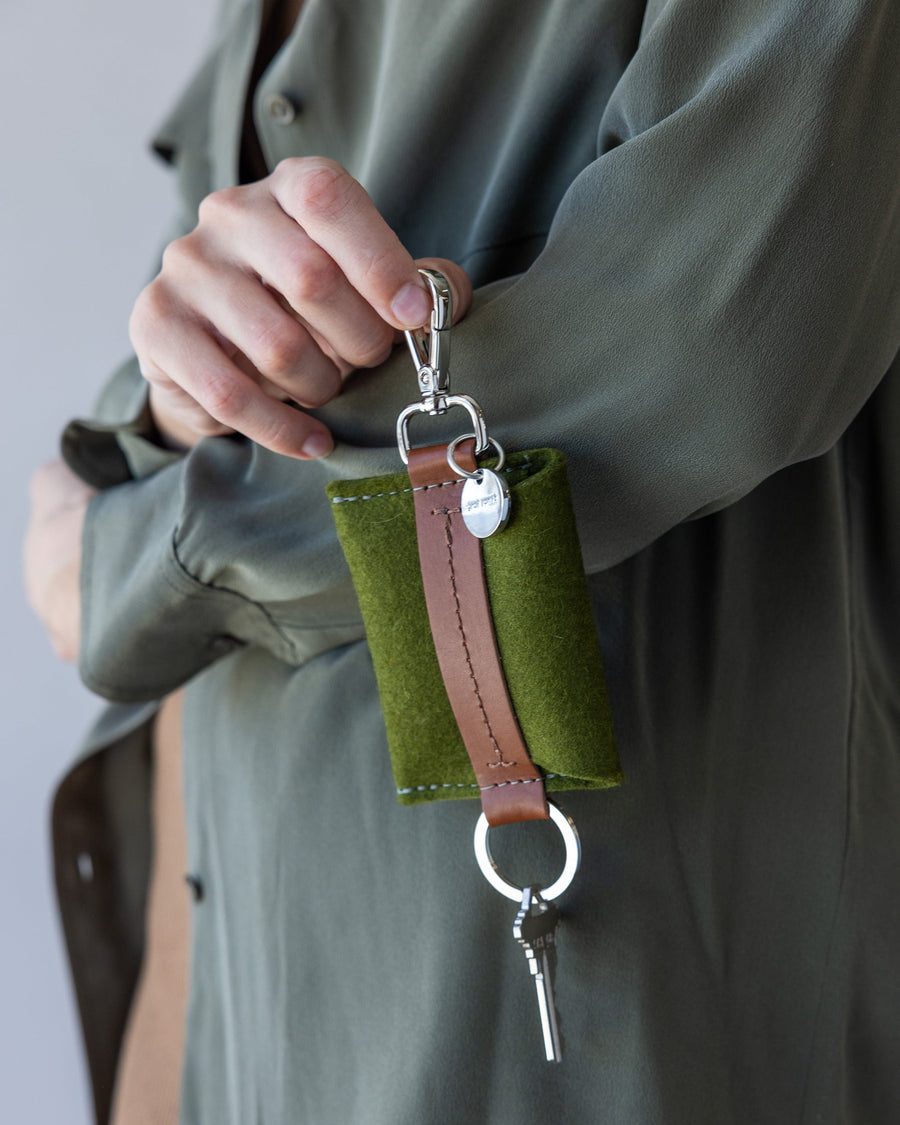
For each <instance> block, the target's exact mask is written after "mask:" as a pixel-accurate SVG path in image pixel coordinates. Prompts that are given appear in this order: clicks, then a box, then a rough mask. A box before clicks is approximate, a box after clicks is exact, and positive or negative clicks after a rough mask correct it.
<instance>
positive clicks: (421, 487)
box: [331, 453, 531, 504]
mask: <svg viewBox="0 0 900 1125" xmlns="http://www.w3.org/2000/svg"><path fill="white" fill-rule="evenodd" d="M521 456H522V457H524V459H525V464H527V465H530V464H531V461H530V460H529V457H528V454H527V453H523V454H521ZM524 468H525V465H524V464H523V465H507V466H506V468H505V469H504V470H503V472H504V473H515V472H517V471H518V470H519V469H524ZM451 484H459V480H442V481H441V482H440V483H439V484H417V485H416V487H415V488H397V489H394V491H393V492H373V493H372V494H371V495H363V496H332V498H331V502H332V504H349V503H350V501H351V500H382V499H383V498H384V497H385V496H402V495H403V494H404V493H405V492H427V491H428V489H429V488H449V486H450V485H451Z"/></svg>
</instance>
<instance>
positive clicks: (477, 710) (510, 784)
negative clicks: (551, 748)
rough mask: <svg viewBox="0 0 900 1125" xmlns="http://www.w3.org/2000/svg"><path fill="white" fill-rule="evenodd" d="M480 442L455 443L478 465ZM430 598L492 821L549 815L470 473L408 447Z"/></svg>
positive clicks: (440, 653) (438, 643)
mask: <svg viewBox="0 0 900 1125" xmlns="http://www.w3.org/2000/svg"><path fill="white" fill-rule="evenodd" d="M474 444H475V443H474V441H472V440H468V441H465V442H461V443H460V444H459V445H458V446H457V448H456V454H455V456H456V461H457V464H459V465H460V466H462V468H464V469H469V470H473V469H474V468H475V467H476V465H475V455H474ZM409 479H410V481H411V482H412V485H413V496H414V498H415V505H416V531H417V534H418V541H419V560H420V563H421V566H422V582H423V585H424V587H425V603H426V605H427V607H428V618H429V621H430V622H431V632H432V636H433V637H434V647H435V650H436V652H437V658H438V663H439V665H440V668H441V674H442V676H443V678H444V686H445V687H446V689H447V695H448V697H449V699H450V705H451V707H452V708H453V714H454V715H455V717H456V722H457V725H458V726H459V732H460V734H461V735H462V739H463V742H464V743H465V746H466V750H467V751H468V753H469V758H470V759H471V761H472V766H473V768H474V770H475V777H476V779H477V781H478V784H479V786H480V787H481V804H482V808H483V809H484V813H485V816H486V817H487V819H488V822H489V823H490V824H492V825H496V824H510V823H512V822H514V821H518V820H544V819H546V818H547V817H548V815H549V813H548V811H547V797H546V794H545V793H544V783H543V780H542V778H541V775H540V773H539V772H538V770H537V769H536V767H535V765H534V763H533V762H532V760H531V758H530V756H529V754H528V750H527V748H526V746H525V742H524V740H523V738H522V734H521V731H520V730H519V724H518V722H517V720H516V713H515V710H514V709H513V706H512V702H511V700H510V698H509V692H508V691H507V688H506V679H505V677H504V675H503V665H502V663H501V661H500V653H499V651H498V649H497V640H496V637H495V636H494V625H493V619H492V617H491V607H490V602H489V600H488V593H487V586H486V584H485V579H484V568H483V566H482V561H481V540H480V539H478V538H476V537H475V536H474V535H472V534H471V532H470V531H469V530H468V529H467V528H466V526H465V524H464V523H463V520H462V515H461V512H460V496H461V493H462V487H463V484H464V483H465V481H464V479H463V478H462V477H460V476H458V475H457V474H456V473H455V472H453V470H452V469H451V468H450V467H449V465H448V464H447V447H446V446H445V445H432V446H427V447H425V448H423V449H413V450H411V451H410V454H409Z"/></svg>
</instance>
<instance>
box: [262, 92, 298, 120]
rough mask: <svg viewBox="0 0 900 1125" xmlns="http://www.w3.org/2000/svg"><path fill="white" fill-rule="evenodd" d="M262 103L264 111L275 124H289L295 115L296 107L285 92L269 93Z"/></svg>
mask: <svg viewBox="0 0 900 1125" xmlns="http://www.w3.org/2000/svg"><path fill="white" fill-rule="evenodd" d="M264 104H265V110H266V113H268V115H269V116H270V117H271V118H272V120H273V121H274V122H275V124H276V125H290V123H291V122H292V121H293V120H294V118H295V117H296V116H297V107H296V106H295V105H294V103H293V102H292V101H291V99H290V98H289V97H288V96H287V94H271V95H270V96H269V97H268V98H266V100H265V103H264Z"/></svg>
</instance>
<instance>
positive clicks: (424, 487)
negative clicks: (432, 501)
mask: <svg viewBox="0 0 900 1125" xmlns="http://www.w3.org/2000/svg"><path fill="white" fill-rule="evenodd" d="M451 484H459V481H458V480H442V481H441V482H440V483H439V484H417V485H416V487H415V488H395V489H394V491H393V492H373V493H372V494H371V495H368V496H367V495H362V496H332V498H331V502H332V504H349V503H350V501H351V500H380V499H382V497H384V496H402V495H403V494H404V492H427V491H428V489H429V488H448V487H449V486H450V485H451Z"/></svg>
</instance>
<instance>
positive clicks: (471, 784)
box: [397, 773, 566, 797]
mask: <svg viewBox="0 0 900 1125" xmlns="http://www.w3.org/2000/svg"><path fill="white" fill-rule="evenodd" d="M565 776H566V775H565V774H562V773H545V774H544V777H543V778H540V777H533V778H528V779H527V781H500V782H498V783H497V784H496V785H485V786H481V785H479V784H478V782H477V781H457V782H450V781H447V782H444V784H443V785H413V786H411V787H410V788H409V789H398V790H397V794H398V796H401V797H406V796H408V795H409V794H410V793H429V792H433V791H434V790H435V789H482V788H484V789H498V788H499V787H500V786H501V785H525V784H529V783H530V782H531V781H542V780H544V779H545V778H549V777H565Z"/></svg>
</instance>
